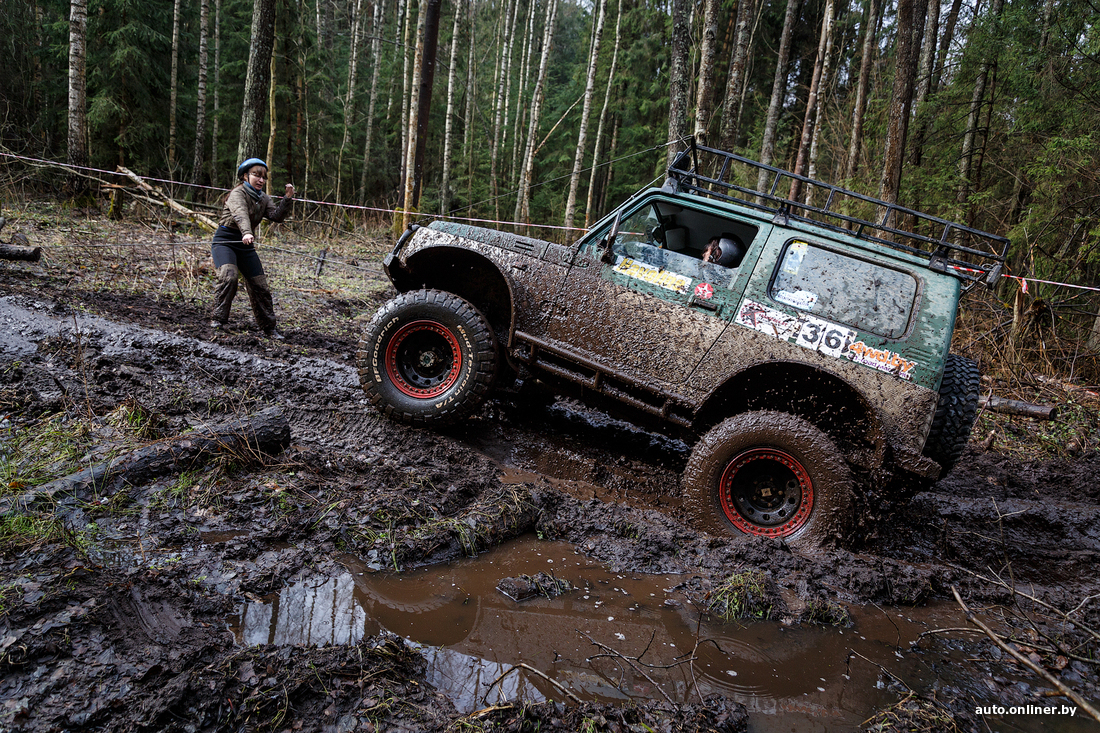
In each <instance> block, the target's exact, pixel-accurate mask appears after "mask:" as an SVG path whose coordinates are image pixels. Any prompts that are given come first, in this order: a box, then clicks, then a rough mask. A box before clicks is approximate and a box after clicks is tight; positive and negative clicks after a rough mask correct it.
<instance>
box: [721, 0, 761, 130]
mask: <svg viewBox="0 0 1100 733" xmlns="http://www.w3.org/2000/svg"><path fill="white" fill-rule="evenodd" d="M752 17H753V0H741V1H740V2H739V3H738V4H737V30H736V31H735V34H734V42H733V52H732V53H731V54H730V66H729V73H728V74H727V75H726V94H725V100H724V101H723V103H722V136H721V138H720V145H721V147H722V149H723V150H733V148H734V147H735V146H736V145H737V136H738V133H739V132H740V131H739V129H738V127H739V126H738V117H739V116H740V109H741V100H742V99H743V94H744V87H745V67H746V65H747V63H748V58H749V45H750V44H749V39H750V38H751V37H752Z"/></svg>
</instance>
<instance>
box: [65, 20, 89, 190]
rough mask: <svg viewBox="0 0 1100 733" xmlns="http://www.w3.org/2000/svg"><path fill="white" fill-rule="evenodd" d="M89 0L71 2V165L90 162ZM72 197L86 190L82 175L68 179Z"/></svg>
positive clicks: (69, 137) (68, 147)
mask: <svg viewBox="0 0 1100 733" xmlns="http://www.w3.org/2000/svg"><path fill="white" fill-rule="evenodd" d="M87 37H88V0H71V2H70V3H69V136H68V144H67V146H66V154H65V160H66V162H68V164H69V165H71V166H86V165H88V111H87V102H88V81H87V66H86V64H87V57H88V56H87V55H88V46H87ZM66 188H67V189H68V190H67V193H68V195H69V197H70V198H71V199H73V200H78V199H79V198H81V197H82V196H83V195H84V192H85V191H86V190H87V183H85V179H84V178H83V177H82V176H78V175H75V174H73V175H70V176H69V178H68V180H67V181H66Z"/></svg>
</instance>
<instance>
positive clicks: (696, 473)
mask: <svg viewBox="0 0 1100 733" xmlns="http://www.w3.org/2000/svg"><path fill="white" fill-rule="evenodd" d="M684 505H685V507H686V508H687V510H688V512H689V513H690V514H691V515H692V516H693V518H694V519H695V522H696V525H697V526H698V527H699V528H700V529H704V530H706V531H708V532H711V533H713V534H727V535H728V534H733V535H741V536H746V535H755V536H762V537H777V538H782V539H783V540H785V541H786V542H787V543H788V544H789V545H791V546H792V547H795V548H798V549H801V550H810V549H814V548H818V547H823V546H826V545H831V544H835V543H836V542H837V541H838V540H841V539H843V537H844V535H845V533H846V532H847V530H848V527H849V526H850V524H851V518H852V489H851V476H850V474H849V472H848V466H847V464H846V463H845V462H844V459H843V457H842V456H841V454H840V451H839V450H837V448H836V446H835V445H834V444H833V442H832V441H831V440H829V438H828V437H827V436H826V435H825V433H823V432H821V431H820V430H818V429H817V428H816V427H814V426H813V425H811V424H810V423H808V422H806V421H805V420H803V419H802V418H799V417H795V416H794V415H791V414H788V413H785V412H770V411H760V412H747V413H744V414H741V415H737V416H735V417H731V418H728V419H727V420H725V421H724V422H722V423H720V424H719V425H718V426H716V427H714V428H712V429H711V430H710V431H709V432H708V433H707V434H706V435H704V436H703V437H702V439H701V440H700V441H699V442H698V443H697V444H696V446H695V449H694V450H693V451H692V452H691V458H690V459H689V460H688V465H687V469H686V470H685V471H684Z"/></svg>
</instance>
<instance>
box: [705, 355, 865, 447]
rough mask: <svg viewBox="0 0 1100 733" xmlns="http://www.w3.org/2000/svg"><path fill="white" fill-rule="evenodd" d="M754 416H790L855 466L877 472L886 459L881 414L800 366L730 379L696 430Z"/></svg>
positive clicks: (779, 365)
mask: <svg viewBox="0 0 1100 733" xmlns="http://www.w3.org/2000/svg"><path fill="white" fill-rule="evenodd" d="M754 410H773V411H776V412H786V413H789V414H792V415H796V416H797V417H800V418H802V419H803V420H806V421H807V422H809V423H810V424H811V425H813V426H815V427H816V428H818V429H819V430H821V431H822V432H823V433H825V434H826V435H828V436H829V438H830V439H831V440H832V441H833V442H834V443H836V445H837V446H838V447H839V448H840V449H841V450H842V451H844V453H845V456H846V458H847V459H848V461H849V462H850V463H853V464H855V465H860V466H865V467H867V468H876V467H878V466H880V465H882V463H883V460H884V458H885V453H886V438H885V432H884V430H883V425H882V419H881V416H880V413H879V411H878V409H877V408H875V407H874V406H873V405H872V404H870V403H869V402H868V401H867V399H866V398H865V397H864V395H863V394H862V393H861V392H860V391H859V390H858V389H856V388H855V387H854V386H853V385H852V384H851V383H850V382H848V381H847V380H845V379H844V378H843V377H841V376H839V375H837V374H834V373H832V372H829V371H826V370H824V369H819V368H816V367H813V366H810V365H807V364H803V363H799V362H792V361H767V362H761V363H758V364H754V365H752V366H750V367H748V368H746V369H743V370H741V371H739V372H737V373H736V374H734V375H732V376H730V377H729V378H728V379H727V380H726V381H725V382H723V383H722V384H721V385H719V386H718V387H717V388H716V389H715V390H714V391H712V392H711V393H710V395H709V396H708V397H707V399H706V400H705V401H704V403H703V405H702V407H700V408H699V410H697V411H696V413H695V418H694V420H693V428H694V430H695V432H697V433H698V434H704V433H706V432H707V431H708V430H710V429H711V428H713V427H714V426H715V425H717V424H718V423H720V422H722V421H723V420H724V419H726V418H727V417H731V416H733V415H738V414H741V413H744V412H750V411H754Z"/></svg>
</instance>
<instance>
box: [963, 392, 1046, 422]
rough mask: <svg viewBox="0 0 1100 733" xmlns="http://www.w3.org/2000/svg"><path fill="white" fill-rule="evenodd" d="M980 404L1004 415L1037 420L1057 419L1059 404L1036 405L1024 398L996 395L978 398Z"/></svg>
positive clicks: (985, 408)
mask: <svg viewBox="0 0 1100 733" xmlns="http://www.w3.org/2000/svg"><path fill="white" fill-rule="evenodd" d="M978 406H979V407H981V408H982V409H983V410H989V411H990V412H999V413H1002V414H1004V415H1019V416H1021V417H1033V418H1035V419H1036V420H1057V419H1058V406H1057V405H1035V404H1032V403H1031V402H1024V401H1022V400H1010V399H1006V398H1004V397H997V396H996V395H989V396H983V397H979V398H978Z"/></svg>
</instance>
